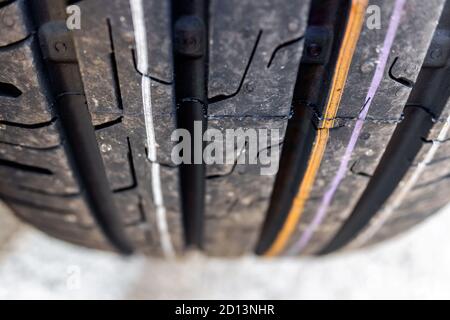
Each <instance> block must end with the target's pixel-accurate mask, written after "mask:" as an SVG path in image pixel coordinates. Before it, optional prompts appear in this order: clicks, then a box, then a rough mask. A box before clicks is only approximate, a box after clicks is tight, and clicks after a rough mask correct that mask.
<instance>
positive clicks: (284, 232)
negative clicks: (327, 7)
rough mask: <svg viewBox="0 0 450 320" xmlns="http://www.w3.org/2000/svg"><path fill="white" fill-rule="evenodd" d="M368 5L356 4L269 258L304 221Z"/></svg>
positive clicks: (357, 0) (362, 0)
mask: <svg viewBox="0 0 450 320" xmlns="http://www.w3.org/2000/svg"><path fill="white" fill-rule="evenodd" d="M367 4H368V0H353V1H352V4H351V8H350V15H349V18H348V23H347V26H346V29H345V34H344V39H343V41H342V46H341V49H340V51H339V56H338V60H337V63H336V71H335V73H334V76H333V83H332V87H331V92H330V97H329V99H328V101H327V106H326V108H325V112H324V121H323V126H322V127H321V128H320V129H319V130H318V132H317V135H316V140H315V143H314V147H313V150H312V152H311V157H310V159H309V162H308V167H307V169H306V172H305V176H304V177H303V180H302V182H301V184H300V187H299V189H298V192H297V195H296V196H295V198H294V200H293V202H292V205H291V209H290V210H289V214H288V217H287V219H286V221H285V222H284V224H283V227H282V228H281V230H280V232H279V233H278V235H277V237H276V239H275V241H274V242H273V244H272V246H271V247H270V248H269V249H268V250H267V251H266V252H265V253H264V255H265V256H267V257H271V256H276V255H278V254H280V253H281V252H282V251H283V250H284V248H285V247H286V244H287V242H288V240H289V238H290V237H291V235H292V233H293V232H294V230H295V228H296V226H297V224H298V221H299V220H300V217H301V216H302V213H303V210H304V207H305V203H306V200H308V198H309V194H310V191H311V188H312V186H313V184H314V181H315V178H316V175H317V172H318V170H319V167H320V163H321V162H322V158H323V155H324V153H325V149H326V146H327V142H328V137H329V129H330V128H332V127H333V125H334V119H335V117H336V113H337V110H338V108H339V103H340V101H341V98H342V94H343V91H344V90H343V89H344V86H345V82H346V81H347V76H348V72H349V69H350V64H351V61H352V58H353V54H354V52H355V48H356V43H357V41H358V39H359V35H360V33H361V29H362V25H363V22H364V15H365V11H366V7H367Z"/></svg>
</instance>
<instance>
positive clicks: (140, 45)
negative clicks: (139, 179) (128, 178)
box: [130, 0, 175, 257]
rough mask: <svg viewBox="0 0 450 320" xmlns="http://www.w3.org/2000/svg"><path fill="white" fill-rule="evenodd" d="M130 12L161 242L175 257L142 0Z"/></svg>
mask: <svg viewBox="0 0 450 320" xmlns="http://www.w3.org/2000/svg"><path fill="white" fill-rule="evenodd" d="M130 7H131V15H132V19H133V28H134V34H135V42H136V56H137V57H136V58H137V68H138V70H139V72H140V73H141V74H142V82H141V88H142V104H143V107H144V119H145V129H146V132H147V147H148V159H149V160H150V161H151V163H152V164H151V166H152V168H151V169H152V170H151V171H152V192H153V201H154V204H155V206H156V220H157V225H158V231H159V235H160V242H161V247H162V251H163V254H164V255H165V256H166V257H173V256H174V255H175V254H174V249H173V245H172V241H171V238H170V232H169V227H168V225H167V215H166V208H165V206H164V197H163V193H162V188H161V173H160V166H159V164H158V163H157V162H156V161H157V156H156V152H157V151H156V139H155V127H154V124H153V114H152V94H151V79H150V77H149V76H148V75H147V74H148V47H147V30H146V27H145V18H144V7H143V4H142V0H130Z"/></svg>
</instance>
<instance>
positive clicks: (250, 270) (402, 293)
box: [0, 206, 450, 299]
mask: <svg viewBox="0 0 450 320" xmlns="http://www.w3.org/2000/svg"><path fill="white" fill-rule="evenodd" d="M449 226H450V207H447V208H446V209H444V210H442V211H441V212H440V213H438V214H436V215H435V216H433V217H432V218H430V219H429V220H427V221H426V222H425V223H423V224H422V225H420V226H419V227H417V228H415V229H413V230H412V231H410V232H409V233H406V234H403V235H401V236H399V237H397V238H396V239H394V240H391V241H388V242H386V243H384V244H382V245H379V246H377V247H374V248H371V249H369V250H365V251H358V252H353V253H346V254H339V255H335V256H330V257H326V258H307V259H306V258H302V259H280V260H261V259H257V258H255V257H248V258H243V259H237V260H221V259H206V258H203V257H201V256H190V257H188V258H185V259H182V260H176V261H163V260H159V259H149V258H145V257H142V256H137V257H133V258H123V257H119V256H116V255H114V254H109V253H103V252H97V251H93V250H88V249H83V248H79V247H75V246H72V245H70V244H66V243H63V242H60V241H58V240H55V239H52V238H49V237H47V236H45V235H44V234H42V233H40V232H38V231H35V230H33V229H32V228H30V227H28V226H25V225H23V224H20V223H19V222H17V221H16V220H15V219H14V218H13V217H12V216H11V214H10V212H9V211H8V210H7V209H6V208H5V207H4V206H0V299H419V298H423V299H444V298H446V299H449V298H450V250H449V249H448V248H447V244H448V243H450V232H449V231H448V230H449Z"/></svg>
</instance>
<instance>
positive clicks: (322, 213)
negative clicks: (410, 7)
mask: <svg viewBox="0 0 450 320" xmlns="http://www.w3.org/2000/svg"><path fill="white" fill-rule="evenodd" d="M405 3H406V0H396V1H395V5H394V9H393V11H392V15H391V19H390V22H389V27H388V30H387V32H386V37H385V39H384V43H383V47H382V49H381V52H380V55H379V57H378V61H379V62H378V65H377V68H376V70H375V73H374V75H373V78H372V82H371V84H370V87H369V90H368V92H367V96H366V99H365V104H364V107H363V108H362V110H361V112H360V113H359V116H358V119H357V121H356V124H355V127H354V128H353V132H352V135H351V136H350V140H349V142H348V145H347V148H346V150H345V153H344V155H343V157H342V159H341V163H340V165H339V169H338V171H337V172H336V175H335V176H334V178H333V181H332V182H331V183H330V185H329V187H328V189H327V191H326V192H325V194H324V196H323V197H322V201H321V203H320V206H319V208H318V210H317V212H316V214H315V215H314V218H313V220H312V221H311V223H310V224H309V225H308V227H307V228H306V230H305V231H304V232H303V234H302V236H301V237H300V239H299V240H298V241H297V242H295V243H294V244H293V246H292V247H291V248H290V250H289V253H290V254H299V253H300V252H301V251H302V250H303V249H304V248H305V247H306V245H307V244H308V243H309V241H310V240H311V238H312V235H313V234H314V232H315V231H316V229H317V228H318V226H319V225H320V224H321V223H322V221H323V219H324V218H325V217H326V215H327V211H328V209H329V207H330V204H331V201H332V200H333V197H334V195H335V193H336V191H337V189H338V188H339V185H340V183H341V182H342V180H343V179H344V177H345V175H346V173H347V171H348V164H349V162H350V159H351V155H352V153H353V150H354V149H355V146H356V143H357V142H358V138H359V135H360V134H361V130H362V128H363V125H364V120H365V119H366V117H367V114H368V112H369V109H370V106H371V104H372V101H373V97H374V96H375V94H376V92H377V90H378V88H379V87H380V84H381V81H382V80H383V75H384V71H385V69H386V65H387V61H388V58H389V54H390V52H391V48H392V44H393V43H394V39H395V35H396V33H397V29H398V26H399V24H400V20H401V17H402V13H403V8H404V6H405Z"/></svg>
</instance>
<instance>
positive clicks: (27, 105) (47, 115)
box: [0, 38, 53, 124]
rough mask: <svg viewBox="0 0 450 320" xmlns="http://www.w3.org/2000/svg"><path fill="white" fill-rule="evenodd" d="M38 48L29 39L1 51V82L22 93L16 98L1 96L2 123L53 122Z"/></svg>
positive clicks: (0, 118) (32, 40) (0, 116)
mask: <svg viewBox="0 0 450 320" xmlns="http://www.w3.org/2000/svg"><path fill="white" fill-rule="evenodd" d="M36 46H37V44H36V43H35V41H34V39H33V38H30V39H27V40H26V41H24V42H22V43H19V44H16V45H13V46H10V47H7V48H3V49H1V50H0V70H2V72H0V82H2V83H6V84H11V85H13V86H15V87H16V88H18V89H19V90H20V91H21V92H22V94H21V95H20V96H19V97H16V98H14V97H11V96H2V95H1V94H0V108H1V111H2V112H1V113H0V120H6V121H10V122H16V123H22V124H36V123H42V122H47V121H50V120H51V119H52V118H53V115H52V111H51V110H50V108H49V106H50V103H49V101H48V99H47V98H46V97H49V96H51V95H49V94H48V92H47V91H46V89H45V86H44V83H43V81H42V79H41V76H40V75H39V74H40V73H39V71H40V70H41V66H40V61H39V60H38V59H37V57H36V54H35V52H36V50H38V48H37V47H36Z"/></svg>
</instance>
